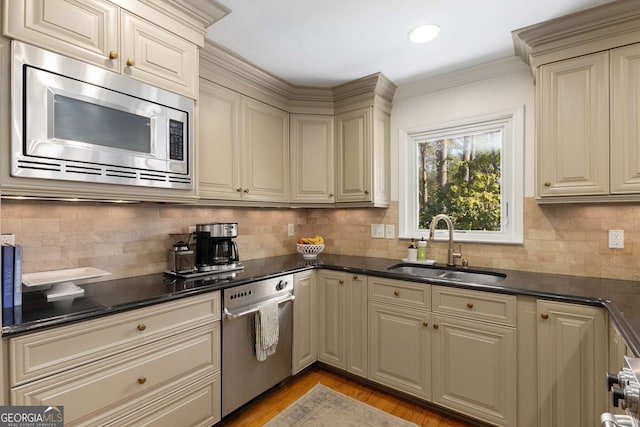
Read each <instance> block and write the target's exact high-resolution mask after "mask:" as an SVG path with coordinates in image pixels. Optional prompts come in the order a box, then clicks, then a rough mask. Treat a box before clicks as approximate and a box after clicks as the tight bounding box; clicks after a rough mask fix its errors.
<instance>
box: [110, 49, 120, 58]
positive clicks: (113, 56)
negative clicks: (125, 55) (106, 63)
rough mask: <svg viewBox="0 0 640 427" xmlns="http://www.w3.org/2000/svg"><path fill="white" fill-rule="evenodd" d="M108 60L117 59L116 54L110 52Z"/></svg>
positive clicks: (112, 51)
mask: <svg viewBox="0 0 640 427" xmlns="http://www.w3.org/2000/svg"><path fill="white" fill-rule="evenodd" d="M109 59H118V52H116V51H115V50H110V51H109Z"/></svg>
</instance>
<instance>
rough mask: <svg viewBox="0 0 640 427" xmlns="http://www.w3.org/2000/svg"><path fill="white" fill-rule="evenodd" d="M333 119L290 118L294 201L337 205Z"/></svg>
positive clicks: (301, 116) (296, 116) (294, 116)
mask: <svg viewBox="0 0 640 427" xmlns="http://www.w3.org/2000/svg"><path fill="white" fill-rule="evenodd" d="M334 141H335V132H334V117H333V116H322V115H315V114H292V115H291V201H292V202H294V203H334V201H335V197H334V193H335V172H334V171H335V154H334V151H335V148H334V146H335V143H334Z"/></svg>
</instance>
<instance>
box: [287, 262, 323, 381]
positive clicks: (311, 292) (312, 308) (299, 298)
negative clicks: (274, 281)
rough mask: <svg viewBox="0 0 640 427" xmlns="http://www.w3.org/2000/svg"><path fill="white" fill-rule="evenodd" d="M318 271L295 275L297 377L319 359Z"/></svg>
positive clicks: (293, 370)
mask: <svg viewBox="0 0 640 427" xmlns="http://www.w3.org/2000/svg"><path fill="white" fill-rule="evenodd" d="M316 281H317V279H316V271H315V270H309V271H305V272H302V273H296V274H294V275H293V295H294V296H295V300H294V301H293V361H292V374H293V375H295V374H297V373H298V372H300V371H302V370H303V369H304V368H306V367H307V366H310V365H311V364H312V363H313V362H315V361H316V360H317V358H318V355H317V341H318V340H317V336H318V332H317V330H318V329H317V328H318V325H317V323H318V305H317V301H318V298H317V289H316V288H317V285H316Z"/></svg>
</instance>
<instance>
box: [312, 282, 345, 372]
mask: <svg viewBox="0 0 640 427" xmlns="http://www.w3.org/2000/svg"><path fill="white" fill-rule="evenodd" d="M318 277H319V279H320V280H319V282H318V323H319V325H318V360H320V361H322V362H325V363H327V364H329V365H332V366H335V367H337V368H341V369H345V370H346V369H347V356H346V350H345V346H346V339H345V314H346V313H345V311H346V310H345V309H344V303H343V300H344V294H345V290H344V289H345V276H344V274H341V273H337V272H332V271H321V272H320V274H319V276H318Z"/></svg>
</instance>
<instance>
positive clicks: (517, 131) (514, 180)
mask: <svg viewBox="0 0 640 427" xmlns="http://www.w3.org/2000/svg"><path fill="white" fill-rule="evenodd" d="M523 109H524V108H523V107H521V108H518V109H517V110H515V111H510V112H507V113H500V114H493V115H491V116H483V117H473V118H467V119H464V120H458V121H455V122H451V123H445V124H440V125H437V126H424V127H418V128H415V129H411V130H401V131H400V138H399V144H400V147H399V148H400V170H401V171H404V172H403V173H401V176H400V181H399V183H400V191H399V203H400V236H401V237H405V238H420V237H424V238H427V237H428V236H429V225H430V223H431V219H432V218H433V217H434V216H435V215H437V214H440V213H444V214H446V215H448V216H449V217H450V218H451V220H452V222H453V224H454V228H455V234H454V239H455V240H456V241H474V242H496V243H498V242H499V243H522V217H523V213H522V199H523V185H524V184H523V151H524V150H523V146H524V118H523ZM442 227H445V224H444V222H441V223H440V224H438V228H437V230H436V233H435V236H434V237H435V238H436V239H448V234H447V233H446V230H441V229H440V228H442Z"/></svg>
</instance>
